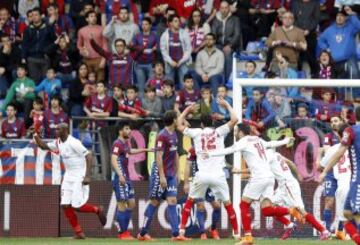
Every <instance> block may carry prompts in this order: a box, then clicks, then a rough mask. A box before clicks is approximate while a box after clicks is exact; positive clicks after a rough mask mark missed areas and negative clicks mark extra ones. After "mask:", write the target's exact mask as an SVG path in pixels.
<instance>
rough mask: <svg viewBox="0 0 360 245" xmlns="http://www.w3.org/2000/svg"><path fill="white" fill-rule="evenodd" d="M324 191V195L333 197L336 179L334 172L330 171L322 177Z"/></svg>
mask: <svg viewBox="0 0 360 245" xmlns="http://www.w3.org/2000/svg"><path fill="white" fill-rule="evenodd" d="M324 186H325V188H324V193H323V195H324V196H325V197H335V192H336V189H337V180H336V179H335V177H334V173H333V172H332V171H331V172H330V173H328V174H327V175H326V176H325V179H324Z"/></svg>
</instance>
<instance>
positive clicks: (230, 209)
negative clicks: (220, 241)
mask: <svg viewBox="0 0 360 245" xmlns="http://www.w3.org/2000/svg"><path fill="white" fill-rule="evenodd" d="M225 209H226V212H227V214H228V217H229V220H230V224H231V226H232V228H233V230H234V233H235V234H239V227H238V222H237V218H236V213H235V210H234V207H233V205H232V204H228V205H226V206H225Z"/></svg>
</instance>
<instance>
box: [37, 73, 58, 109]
mask: <svg viewBox="0 0 360 245" xmlns="http://www.w3.org/2000/svg"><path fill="white" fill-rule="evenodd" d="M55 75H56V72H55V70H54V68H49V69H48V70H47V72H46V78H45V79H44V80H42V82H41V83H40V84H39V85H37V86H36V87H35V93H36V94H38V93H39V92H44V104H45V108H46V109H47V108H48V105H49V104H50V98H51V97H53V96H54V95H55V94H58V95H60V93H61V81H60V80H59V79H57V78H55Z"/></svg>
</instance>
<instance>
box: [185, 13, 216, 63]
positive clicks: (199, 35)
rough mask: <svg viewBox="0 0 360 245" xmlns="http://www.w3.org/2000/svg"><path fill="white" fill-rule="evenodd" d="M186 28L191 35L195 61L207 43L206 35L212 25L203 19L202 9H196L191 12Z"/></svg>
mask: <svg viewBox="0 0 360 245" xmlns="http://www.w3.org/2000/svg"><path fill="white" fill-rule="evenodd" d="M185 30H186V31H187V32H188V33H189V35H190V42H191V49H192V58H193V61H195V59H196V55H197V54H198V53H199V51H200V50H201V49H202V48H203V47H205V45H206V42H205V39H206V35H207V34H208V33H210V26H209V24H208V23H206V22H204V20H203V19H202V14H201V11H200V9H195V10H194V11H193V12H192V13H191V17H190V19H189V21H188V23H187V27H186V28H185Z"/></svg>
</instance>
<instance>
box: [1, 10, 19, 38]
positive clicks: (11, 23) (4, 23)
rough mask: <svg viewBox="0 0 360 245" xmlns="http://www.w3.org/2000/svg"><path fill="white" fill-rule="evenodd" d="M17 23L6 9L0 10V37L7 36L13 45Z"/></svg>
mask: <svg viewBox="0 0 360 245" xmlns="http://www.w3.org/2000/svg"><path fill="white" fill-rule="evenodd" d="M16 32H17V23H16V20H15V18H14V17H12V16H11V15H10V13H9V10H7V9H6V8H1V9H0V35H2V34H5V35H7V36H9V38H10V41H11V42H12V43H13V42H15V40H16V34H17V33H16Z"/></svg>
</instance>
